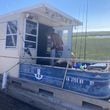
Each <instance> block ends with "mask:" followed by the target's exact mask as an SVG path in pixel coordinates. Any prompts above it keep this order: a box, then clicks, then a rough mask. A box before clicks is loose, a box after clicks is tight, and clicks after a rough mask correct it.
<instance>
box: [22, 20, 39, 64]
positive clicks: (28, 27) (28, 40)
mask: <svg viewBox="0 0 110 110" xmlns="http://www.w3.org/2000/svg"><path fill="white" fill-rule="evenodd" d="M37 38H38V23H37V22H35V21H31V20H26V21H25V33H24V39H25V40H24V58H27V59H25V61H26V62H28V63H36V59H35V58H36V57H37Z"/></svg>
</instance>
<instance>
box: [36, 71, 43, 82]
mask: <svg viewBox="0 0 110 110" xmlns="http://www.w3.org/2000/svg"><path fill="white" fill-rule="evenodd" d="M35 78H36V79H37V80H41V79H42V78H43V75H41V71H40V69H37V73H36V74H35Z"/></svg>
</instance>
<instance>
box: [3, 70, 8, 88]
mask: <svg viewBox="0 0 110 110" xmlns="http://www.w3.org/2000/svg"><path fill="white" fill-rule="evenodd" d="M7 77H8V73H7V72H5V73H3V79H2V89H6V85H7Z"/></svg>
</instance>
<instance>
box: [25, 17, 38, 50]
mask: <svg viewBox="0 0 110 110" xmlns="http://www.w3.org/2000/svg"><path fill="white" fill-rule="evenodd" d="M27 21H31V22H33V23H36V35H34V34H29V33H27V32H26V23H27ZM26 35H29V36H32V37H36V41H30V40H26ZM37 38H38V22H37V21H34V20H30V19H25V26H24V44H23V47H24V49H25V48H28V47H25V42H28V43H29V42H30V43H34V44H36V47H35V48H31V47H29V48H31V49H36V48H37V41H38V39H37Z"/></svg>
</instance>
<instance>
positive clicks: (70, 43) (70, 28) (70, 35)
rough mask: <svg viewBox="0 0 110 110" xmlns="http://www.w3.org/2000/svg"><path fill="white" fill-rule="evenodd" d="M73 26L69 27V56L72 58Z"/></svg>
mask: <svg viewBox="0 0 110 110" xmlns="http://www.w3.org/2000/svg"><path fill="white" fill-rule="evenodd" d="M72 36H73V26H69V27H68V57H69V58H71V52H72V47H73V44H72V43H73V42H72V41H73V39H72V38H73V37H72Z"/></svg>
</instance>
